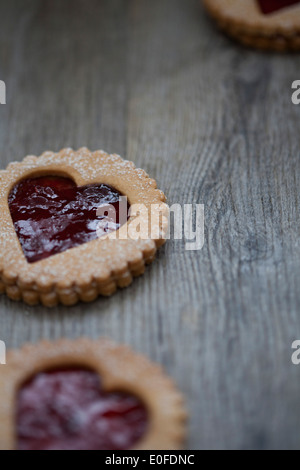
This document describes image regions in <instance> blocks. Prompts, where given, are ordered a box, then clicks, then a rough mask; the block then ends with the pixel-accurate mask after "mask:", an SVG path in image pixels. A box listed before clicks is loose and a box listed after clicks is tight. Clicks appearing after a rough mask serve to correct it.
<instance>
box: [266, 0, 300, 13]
mask: <svg viewBox="0 0 300 470" xmlns="http://www.w3.org/2000/svg"><path fill="white" fill-rule="evenodd" d="M258 2H259V5H260V8H261V11H262V12H263V13H264V14H265V15H268V14H270V13H274V11H278V10H282V9H283V8H286V7H290V6H291V5H294V4H295V3H300V0H258Z"/></svg>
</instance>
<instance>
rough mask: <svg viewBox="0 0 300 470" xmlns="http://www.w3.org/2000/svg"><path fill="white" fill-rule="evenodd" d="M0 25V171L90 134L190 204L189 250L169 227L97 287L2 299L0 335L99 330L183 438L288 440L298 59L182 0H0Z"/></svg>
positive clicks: (299, 310) (18, 338) (293, 414)
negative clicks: (91, 291)
mask: <svg viewBox="0 0 300 470" xmlns="http://www.w3.org/2000/svg"><path fill="white" fill-rule="evenodd" d="M0 25H1V27H0V79H2V80H5V81H6V84H7V92H8V96H7V105H6V106H0V158H1V167H2V168H3V167H5V166H6V165H7V163H9V162H10V161H12V160H21V159H22V158H23V156H25V155H26V154H28V153H30V154H37V155H39V154H40V153H41V152H43V151H44V150H46V149H51V150H59V149H60V148H62V147H65V146H73V147H74V148H77V147H80V146H83V145H86V146H88V147H90V148H91V149H98V148H103V149H105V150H107V151H109V152H116V153H120V154H121V155H123V156H125V157H126V158H128V159H130V160H133V161H135V162H136V164H137V165H138V166H140V167H142V168H144V169H146V170H147V171H148V172H149V173H150V174H151V176H152V177H154V178H156V179H157V181H158V184H159V187H160V188H161V189H163V190H164V192H165V193H166V194H167V196H168V200H169V202H170V203H171V204H173V203H175V202H176V203H180V204H184V203H201V204H205V212H206V240H205V246H204V248H203V250H202V251H200V252H187V251H185V249H184V241H176V242H175V241H170V242H169V243H168V244H167V245H166V247H165V248H163V249H162V250H161V251H160V254H159V256H158V260H157V261H156V262H155V264H153V265H152V266H151V267H149V268H148V270H147V272H146V274H145V276H143V277H142V278H140V279H138V280H136V281H135V282H134V284H133V285H132V287H130V288H128V289H126V290H124V291H120V292H118V294H117V295H115V296H114V297H112V298H110V299H99V300H98V301H96V302H95V303H93V304H91V305H78V306H76V307H74V308H71V309H69V308H63V307H59V308H57V309H54V310H53V311H49V310H47V309H45V308H42V307H38V308H29V307H26V306H25V305H24V304H16V303H13V302H11V301H9V300H8V299H7V298H6V297H1V298H0V338H1V339H2V340H4V341H6V343H7V345H8V346H9V347H17V346H20V345H22V344H23V343H24V342H28V341H31V342H36V341H38V340H40V339H41V338H52V339H55V338H59V337H62V336H67V337H69V338H75V337H78V336H82V335H86V336H90V337H93V338H96V337H98V336H109V337H111V338H113V339H114V340H116V341H121V342H124V343H127V344H129V345H131V346H132V347H133V348H134V349H136V350H138V351H140V352H142V353H145V354H147V355H148V356H149V357H150V358H152V359H153V360H156V361H158V362H160V363H162V364H163V365H164V366H165V368H166V370H167V371H168V373H169V374H170V375H171V376H172V377H173V378H174V379H175V380H176V382H177V383H178V385H179V387H180V389H181V390H182V391H183V392H184V393H185V395H186V398H187V403H188V407H189V410H190V415H191V416H190V423H189V439H188V444H187V445H188V447H189V448H193V449H202V448H206V449H216V448H218V449H219V448H222V449H233V448H234V449H250V448H258V449H274V448H284V449H294V448H299V447H300V408H299V405H298V401H299V383H300V369H299V368H297V367H296V366H293V365H292V364H291V353H292V351H291V343H292V341H294V340H295V339H300V289H299V281H300V263H299V259H300V243H299V235H300V221H299V220H300V219H299V187H300V158H299V157H300V151H299V122H300V121H299V119H300V115H299V113H300V107H297V106H293V105H292V103H291V83H292V81H294V80H296V79H299V69H300V56H298V55H276V54H270V55H268V54H262V53H258V52H255V51H251V50H247V49H243V48H241V47H240V46H238V45H236V44H235V43H233V42H231V41H230V40H228V39H227V38H225V37H223V36H222V35H221V34H220V33H218V32H217V31H216V29H215V28H214V26H213V24H212V23H211V22H210V20H209V19H208V18H207V17H206V15H205V14H204V12H203V10H202V8H201V6H200V4H199V1H198V0H151V1H149V0H128V1H126V0H89V1H88V2H86V1H83V0H64V1H61V0H43V1H40V0H10V2H1V3H0ZM0 425H1V424H0Z"/></svg>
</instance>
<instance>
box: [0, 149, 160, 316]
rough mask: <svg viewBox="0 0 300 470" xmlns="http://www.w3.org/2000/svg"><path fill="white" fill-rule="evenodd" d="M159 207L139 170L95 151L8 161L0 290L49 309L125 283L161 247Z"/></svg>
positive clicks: (2, 197)
mask: <svg viewBox="0 0 300 470" xmlns="http://www.w3.org/2000/svg"><path fill="white" fill-rule="evenodd" d="M164 202H165V196H164V194H163V193H162V192H161V191H160V190H158V189H157V185H156V182H155V181H154V180H152V179H150V177H149V176H148V175H147V173H146V172H145V171H143V170H141V169H137V168H136V167H135V166H134V164H133V163H131V162H129V161H125V160H123V159H122V158H121V157H119V156H118V155H108V154H107V153H105V152H103V151H97V152H93V153H92V152H90V151H89V150H88V149H86V148H82V149H80V150H78V151H73V150H71V149H64V150H62V151H61V152H59V153H52V152H45V153H44V154H43V155H42V156H41V157H39V158H37V157H34V156H29V157H27V158H25V160H24V161H23V162H21V163H11V164H10V165H9V166H8V168H7V170H5V171H0V228H1V236H0V291H1V292H3V293H4V292H6V294H7V295H8V296H9V297H10V298H11V299H13V300H23V301H24V302H26V303H27V304H29V305H35V304H38V303H42V304H44V305H45V306H49V307H52V306H55V305H57V304H58V303H62V304H64V305H73V304H76V303H77V302H78V301H83V302H90V301H93V300H95V299H96V298H97V296H98V295H111V294H113V293H114V292H115V291H116V289H117V287H126V286H128V285H129V284H130V283H131V282H132V279H133V277H135V276H139V275H141V274H143V272H144V270H145V265H146V264H148V263H151V262H152V261H153V260H154V258H155V254H156V251H157V249H158V248H159V247H160V246H161V245H162V244H163V243H164V242H165V235H166V232H167V228H168V208H167V206H166V204H165V203H164Z"/></svg>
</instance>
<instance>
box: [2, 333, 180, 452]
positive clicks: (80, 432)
mask: <svg viewBox="0 0 300 470" xmlns="http://www.w3.org/2000/svg"><path fill="white" fill-rule="evenodd" d="M0 378H1V380H0V396H1V401H0V423H1V426H0V450H127V449H128V450H129V449H136V450H141V449H149V450H173V449H174V450H176V449H180V448H182V446H183V443H184V438H185V422H186V412H185V408H184V404H183V399H182V396H181V394H180V393H179V392H178V391H177V390H176V388H175V385H174V384H173V382H172V381H171V380H170V379H169V378H168V377H167V376H166V375H165V374H164V373H163V372H162V370H161V368H160V367H159V366H157V365H155V364H153V363H151V362H150V361H148V360H147V359H146V358H144V357H142V356H140V355H137V354H135V353H134V352H133V351H131V350H130V349H129V348H128V347H126V346H117V345H116V344H114V343H112V342H111V341H109V340H98V341H92V340H88V339H79V340H75V341H71V340H61V341H57V342H53V343H51V342H46V341H45V342H42V343H40V344H39V345H36V346H34V345H27V346H25V347H24V348H22V349H21V350H18V351H12V352H9V353H8V357H7V365H6V366H5V367H2V368H1V370H0Z"/></svg>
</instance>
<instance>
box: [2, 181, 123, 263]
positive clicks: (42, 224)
mask: <svg viewBox="0 0 300 470" xmlns="http://www.w3.org/2000/svg"><path fill="white" fill-rule="evenodd" d="M121 199H123V198H122V195H121V193H120V192H119V191H117V190H116V189H114V188H112V187H111V186H108V185H106V184H91V185H88V186H82V187H78V186H76V184H75V183H74V181H72V180H71V179H69V178H63V177H58V176H43V177H39V178H29V179H26V180H23V181H21V182H20V183H18V184H17V185H16V186H15V187H14V188H13V190H12V191H11V193H10V195H9V199H8V203H9V208H10V213H11V217H12V220H13V223H14V226H15V230H16V233H17V235H18V237H19V241H20V244H21V246H22V249H23V252H24V254H25V256H26V259H27V261H28V262H29V263H34V262H36V261H40V260H42V259H45V258H48V257H50V256H53V255H56V254H58V253H62V252H63V251H66V250H68V249H70V248H74V247H76V246H78V245H82V244H83V243H87V242H89V241H91V240H95V239H96V238H98V237H101V236H103V235H105V234H107V233H110V232H113V231H115V230H118V229H119V228H120V226H121V225H123V224H124V223H126V222H127V220H128V210H129V205H128V203H127V202H126V203H125V218H124V213H122V214H121V213H120V207H122V208H123V210H122V212H124V203H123V204H121ZM108 205H109V206H110V207H113V208H114V211H108V212H103V214H104V215H100V216H99V215H97V211H98V209H99V207H101V206H103V207H104V206H108ZM111 214H113V216H112V215H111Z"/></svg>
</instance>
